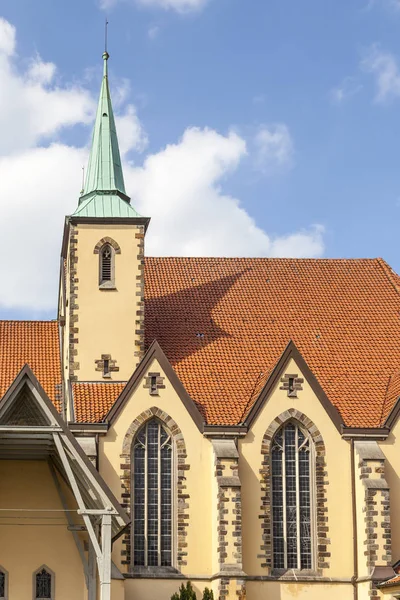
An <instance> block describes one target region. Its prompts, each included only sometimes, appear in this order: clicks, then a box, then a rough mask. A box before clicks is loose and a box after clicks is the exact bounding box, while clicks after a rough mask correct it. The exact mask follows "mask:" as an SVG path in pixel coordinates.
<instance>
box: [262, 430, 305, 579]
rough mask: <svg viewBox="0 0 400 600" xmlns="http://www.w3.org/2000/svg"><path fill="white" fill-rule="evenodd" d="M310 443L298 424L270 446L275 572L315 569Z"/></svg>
mask: <svg viewBox="0 0 400 600" xmlns="http://www.w3.org/2000/svg"><path fill="white" fill-rule="evenodd" d="M311 450H312V447H311V440H310V438H309V436H308V435H307V434H306V433H305V432H304V431H303V429H302V428H301V427H300V426H299V425H298V424H297V423H295V422H289V423H288V424H286V425H284V426H283V427H281V429H279V430H278V431H277V433H276V434H275V436H274V438H273V440H272V445H271V479H272V546H273V567H274V568H275V569H311V568H312V567H313V543H312V541H313V523H312V506H311V498H312V485H313V476H312V456H311Z"/></svg>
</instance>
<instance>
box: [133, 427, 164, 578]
mask: <svg viewBox="0 0 400 600" xmlns="http://www.w3.org/2000/svg"><path fill="white" fill-rule="evenodd" d="M132 464H133V473H132V475H133V495H132V501H133V506H132V508H133V525H132V527H133V531H132V534H133V540H132V541H133V564H134V565H135V566H143V567H167V566H171V565H172V560H173V558H172V509H173V503H172V468H173V467H172V464H173V447H172V440H171V436H170V435H169V433H168V432H167V430H166V429H165V428H164V427H163V425H162V424H161V423H160V421H158V419H156V418H153V419H151V420H149V421H147V423H146V424H145V425H144V426H143V427H142V428H141V429H140V430H139V432H138V434H137V436H136V438H135V439H134V441H133V445H132Z"/></svg>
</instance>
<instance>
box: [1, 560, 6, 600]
mask: <svg viewBox="0 0 400 600" xmlns="http://www.w3.org/2000/svg"><path fill="white" fill-rule="evenodd" d="M7 599H8V573H7V571H6V570H5V569H3V567H0V600H7Z"/></svg>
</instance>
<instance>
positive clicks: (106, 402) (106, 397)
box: [72, 382, 125, 423]
mask: <svg viewBox="0 0 400 600" xmlns="http://www.w3.org/2000/svg"><path fill="white" fill-rule="evenodd" d="M124 387H125V383H121V382H116V383H114V382H107V383H104V382H99V383H93V382H89V383H73V384H72V395H73V399H74V411H75V421H76V423H100V422H101V421H103V420H104V418H105V416H106V414H107V413H108V411H109V410H110V408H111V407H112V405H113V404H114V402H115V401H116V399H117V398H118V396H119V395H120V393H121V392H122V390H123V389H124Z"/></svg>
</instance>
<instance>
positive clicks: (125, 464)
mask: <svg viewBox="0 0 400 600" xmlns="http://www.w3.org/2000/svg"><path fill="white" fill-rule="evenodd" d="M153 417H156V418H157V419H159V420H160V421H161V422H162V424H163V426H164V427H165V428H166V430H167V431H168V433H169V434H170V435H171V438H172V439H173V441H174V446H175V452H176V464H177V469H178V471H177V474H176V477H177V493H176V510H175V515H176V522H177V533H176V540H177V548H176V564H175V565H174V566H175V567H176V568H177V569H180V568H182V567H183V566H185V565H186V564H187V555H188V547H187V528H188V526H189V498H190V496H189V494H188V493H187V486H186V473H187V471H188V470H189V469H190V465H189V464H188V462H187V454H186V445H185V440H184V438H183V435H182V432H181V430H180V429H179V427H178V425H177V424H176V423H175V421H174V420H173V419H171V417H170V416H169V415H167V413H166V412H164V411H163V410H161V409H160V408H157V407H155V406H153V407H152V408H149V409H148V410H145V411H144V412H142V413H141V414H140V415H139V416H138V417H136V419H135V420H134V421H133V422H132V423H131V425H130V426H129V429H128V431H127V432H126V434H125V438H124V441H123V445H122V454H121V455H120V457H121V475H120V479H121V488H122V492H121V505H122V506H123V507H124V508H125V510H126V511H127V512H128V514H129V513H130V511H131V480H132V464H131V455H132V444H133V441H134V439H135V437H136V434H137V432H138V431H139V429H140V428H141V427H142V426H143V425H144V423H146V421H148V420H149V419H152V418H153ZM122 543H123V546H124V549H123V551H122V564H123V565H126V567H127V568H128V569H129V568H130V567H131V566H132V565H131V559H132V556H131V533H130V532H127V533H126V534H125V536H124V538H123V540H122Z"/></svg>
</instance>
